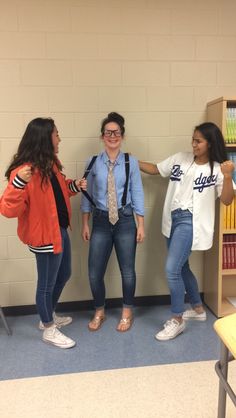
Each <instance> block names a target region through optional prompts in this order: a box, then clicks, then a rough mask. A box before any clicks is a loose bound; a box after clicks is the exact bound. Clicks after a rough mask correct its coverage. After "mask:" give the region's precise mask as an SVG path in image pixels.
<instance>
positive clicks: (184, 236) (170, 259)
mask: <svg viewBox="0 0 236 418" xmlns="http://www.w3.org/2000/svg"><path fill="white" fill-rule="evenodd" d="M171 217H172V227H171V234H170V237H169V238H168V239H167V245H168V256H167V261H166V276H167V279H168V285H169V289H170V295H171V311H172V314H173V315H175V316H182V314H183V312H184V310H185V308H184V298H185V292H186V293H187V295H188V298H189V302H190V303H191V305H192V307H196V306H200V305H202V301H201V298H200V295H199V290H198V283H197V279H196V277H195V276H194V274H193V273H192V271H191V270H190V267H189V261H188V259H189V256H190V254H191V247H192V241H193V225H192V213H191V212H190V211H189V210H181V209H176V210H174V211H173V212H172V213H171Z"/></svg>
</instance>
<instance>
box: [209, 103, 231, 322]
mask: <svg viewBox="0 0 236 418" xmlns="http://www.w3.org/2000/svg"><path fill="white" fill-rule="evenodd" d="M207 121H209V122H214V123H215V124H216V125H217V126H219V128H220V129H221V130H222V132H223V135H224V138H225V143H226V146H227V148H228V150H229V158H231V159H233V160H234V159H235V161H236V97H230V98H227V97H220V98H218V99H216V100H213V101H211V102H209V103H208V104H207ZM234 154H235V155H234ZM235 178H236V177H235ZM235 242H236V197H235V198H234V201H233V203H232V205H230V206H227V207H226V206H224V205H223V204H222V203H221V202H220V201H219V199H218V200H217V202H216V218H215V233H214V241H213V246H212V248H211V249H210V250H208V251H206V252H205V255H204V301H205V303H206V305H208V306H209V308H210V309H211V310H212V311H213V312H214V313H215V315H216V316H217V317H222V316H225V315H229V314H231V313H236V306H234V305H233V304H232V303H231V302H230V301H229V300H228V299H227V298H230V297H231V298H235V297H236V244H235ZM227 266H228V267H229V268H226V267H227ZM230 267H235V268H230Z"/></svg>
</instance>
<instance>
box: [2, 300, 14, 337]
mask: <svg viewBox="0 0 236 418" xmlns="http://www.w3.org/2000/svg"><path fill="white" fill-rule="evenodd" d="M0 317H1V318H2V322H3V325H4V327H5V329H6V331H7V333H8V335H11V334H12V332H11V329H10V328H9V325H8V323H7V320H6V318H5V315H4V313H3V310H2V307H1V306H0Z"/></svg>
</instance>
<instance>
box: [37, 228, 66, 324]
mask: <svg viewBox="0 0 236 418" xmlns="http://www.w3.org/2000/svg"><path fill="white" fill-rule="evenodd" d="M61 237H62V252H61V253H60V254H53V253H37V254H35V256H36V262H37V271H38V283H37V290H36V305H37V310H38V313H39V316H40V319H41V321H42V322H43V323H44V324H47V323H50V322H52V321H53V317H52V314H53V312H54V311H55V309H56V304H57V302H58V300H59V297H60V295H61V292H62V290H63V289H64V286H65V284H66V282H67V281H68V280H69V278H70V275H71V247H70V238H69V235H68V232H67V230H66V229H65V228H61Z"/></svg>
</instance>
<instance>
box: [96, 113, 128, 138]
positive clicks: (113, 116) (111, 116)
mask: <svg viewBox="0 0 236 418" xmlns="http://www.w3.org/2000/svg"><path fill="white" fill-rule="evenodd" d="M110 122H115V123H117V125H118V126H119V128H120V132H121V136H124V133H125V119H124V118H123V116H121V115H120V114H119V113H116V112H111V113H108V115H107V117H106V118H105V119H103V120H102V124H101V134H102V135H103V134H104V130H105V126H106V125H107V123H110Z"/></svg>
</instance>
